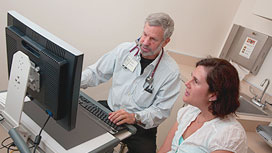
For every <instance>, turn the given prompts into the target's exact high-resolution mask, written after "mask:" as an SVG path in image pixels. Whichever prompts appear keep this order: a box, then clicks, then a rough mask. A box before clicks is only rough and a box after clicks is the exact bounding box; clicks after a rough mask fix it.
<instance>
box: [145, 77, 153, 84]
mask: <svg viewBox="0 0 272 153" xmlns="http://www.w3.org/2000/svg"><path fill="white" fill-rule="evenodd" d="M145 81H146V82H147V83H148V84H149V85H151V84H152V83H153V77H151V76H149V77H147V78H146V79H145Z"/></svg>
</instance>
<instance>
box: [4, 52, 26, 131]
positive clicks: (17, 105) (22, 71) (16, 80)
mask: <svg viewBox="0 0 272 153" xmlns="http://www.w3.org/2000/svg"><path fill="white" fill-rule="evenodd" d="M30 67H31V63H30V60H29V58H28V56H27V55H25V54H24V53H23V52H21V51H17V52H16V53H15V54H14V55H13V59H12V65H11V70H10V78H9V82H8V91H7V98H6V102H5V109H4V111H3V115H4V116H5V118H6V120H7V121H8V122H9V123H10V124H11V126H12V127H18V126H19V124H20V120H21V115H22V110H23V105H24V99H25V94H26V89H27V82H28V77H29V72H30Z"/></svg>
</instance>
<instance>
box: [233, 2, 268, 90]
mask: <svg viewBox="0 0 272 153" xmlns="http://www.w3.org/2000/svg"><path fill="white" fill-rule="evenodd" d="M257 1H259V2H261V3H262V2H264V3H265V2H267V3H268V4H267V5H269V4H270V5H269V6H270V8H272V6H271V4H272V3H271V1H267V0H265V1H263V0H242V1H241V4H240V7H239V9H238V11H237V13H236V15H235V18H234V20H233V23H235V24H239V25H242V26H244V27H247V28H250V29H252V30H255V31H258V32H261V33H264V34H267V35H269V36H271V37H272V21H271V20H267V19H265V18H262V17H259V16H256V15H254V12H256V11H255V9H256V6H255V5H256V4H257V3H256V2H257ZM257 6H258V7H257V8H258V9H259V5H257ZM264 9H265V7H264ZM268 11H270V14H271V13H272V9H269V10H268ZM258 12H259V11H258ZM271 64H272V50H270V51H269V53H268V55H267V57H266V59H265V61H264V63H263V65H262V67H261V68H260V71H259V72H258V74H257V75H256V76H253V75H251V74H250V75H249V76H248V77H246V78H245V79H246V81H247V82H249V83H251V84H253V85H254V86H256V87H258V88H260V89H263V88H262V87H260V83H261V82H262V81H263V80H264V79H265V78H269V79H270V80H271V81H272V71H271ZM267 93H268V94H269V95H272V87H271V85H270V87H268V90H267Z"/></svg>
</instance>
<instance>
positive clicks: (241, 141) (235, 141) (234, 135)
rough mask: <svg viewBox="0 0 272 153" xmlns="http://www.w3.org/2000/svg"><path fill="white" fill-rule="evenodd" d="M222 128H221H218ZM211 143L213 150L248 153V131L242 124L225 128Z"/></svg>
mask: <svg viewBox="0 0 272 153" xmlns="http://www.w3.org/2000/svg"><path fill="white" fill-rule="evenodd" d="M217 130H220V129H217ZM218 133H219V134H218V135H216V136H215V138H214V139H213V140H212V142H213V143H210V144H211V146H210V148H211V151H216V150H227V151H231V152H235V153H247V142H246V139H247V138H246V133H245V131H244V129H243V127H242V126H241V125H233V126H228V127H227V128H224V129H223V130H222V131H221V132H218Z"/></svg>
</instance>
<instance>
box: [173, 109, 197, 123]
mask: <svg viewBox="0 0 272 153" xmlns="http://www.w3.org/2000/svg"><path fill="white" fill-rule="evenodd" d="M199 112H200V110H199V109H198V108H197V107H194V106H192V105H187V106H184V107H182V108H180V109H179V111H178V114H177V120H178V121H179V120H181V119H182V117H186V118H191V117H193V116H195V115H196V114H198V113H199Z"/></svg>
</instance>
